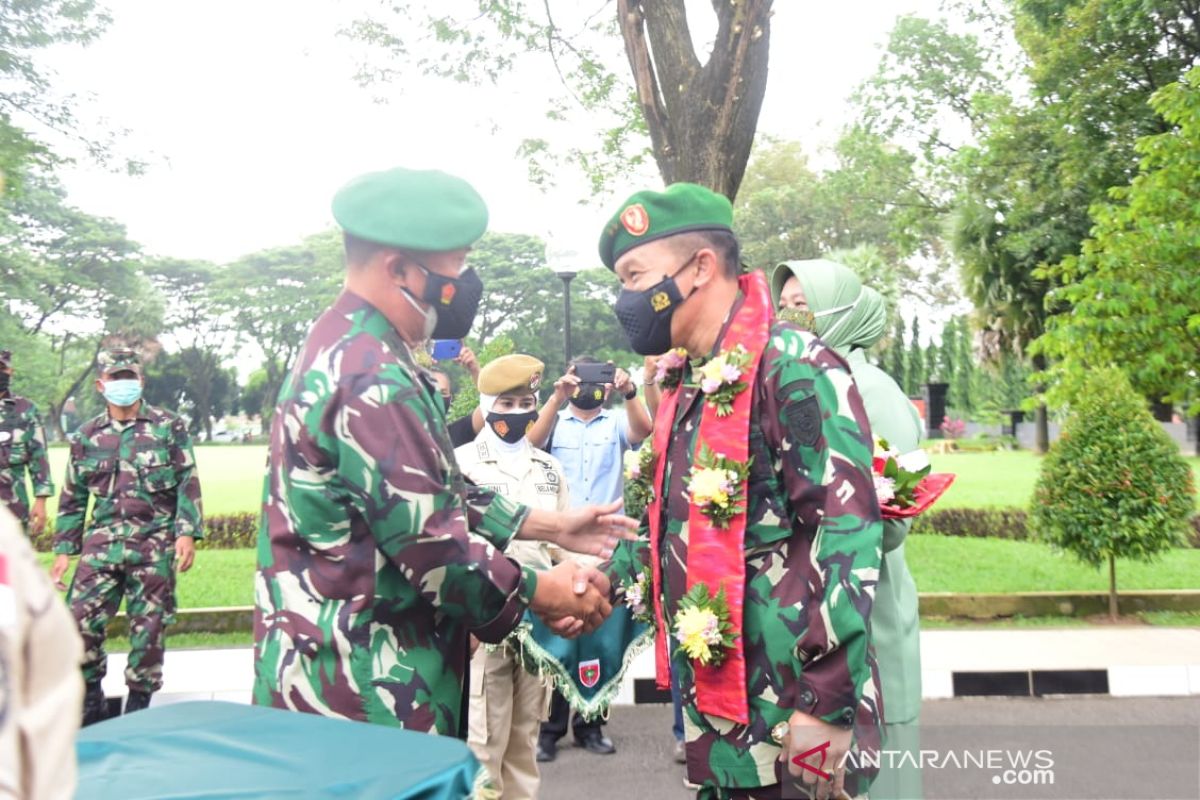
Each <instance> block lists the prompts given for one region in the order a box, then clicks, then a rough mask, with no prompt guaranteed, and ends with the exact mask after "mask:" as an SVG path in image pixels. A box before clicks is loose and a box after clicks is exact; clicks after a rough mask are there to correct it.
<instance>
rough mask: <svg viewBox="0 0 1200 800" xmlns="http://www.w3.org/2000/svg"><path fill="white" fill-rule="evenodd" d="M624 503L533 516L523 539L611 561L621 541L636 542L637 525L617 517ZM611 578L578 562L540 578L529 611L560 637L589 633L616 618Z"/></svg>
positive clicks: (557, 567)
mask: <svg viewBox="0 0 1200 800" xmlns="http://www.w3.org/2000/svg"><path fill="white" fill-rule="evenodd" d="M620 508H621V503H620V502H614V503H610V504H608V505H605V506H584V507H582V508H574V509H571V510H569V511H563V512H548V511H531V512H530V516H529V522H528V524H527V525H526V526H525V527H523V528H522V531H521V534H520V535H522V537H523V538H535V539H544V540H546V541H551V542H554V543H555V544H557V545H558V546H559V547H561V548H562V549H564V550H568V551H570V552H573V553H579V554H583V555H592V556H598V557H600V558H602V559H607V558H608V557H610V556H611V555H612V552H613V550H614V549H615V548H616V546H617V544H618V542H620V541H621V540H622V539H635V538H637V536H636V530H637V520H634V519H631V518H629V517H626V516H623V515H621V514H618V513H617V511H618V510H619V509H620ZM610 588H611V587H610V585H609V581H608V578H607V577H606V576H605V575H604V574H603V573H601V572H600V571H599V570H597V569H596V568H595V567H586V566H583V565H581V564H578V563H576V562H574V561H570V560H568V561H564V562H563V563H561V564H559V565H558V566H556V567H554V568H552V569H549V570H546V571H545V572H539V573H538V583H537V589H536V590H535V591H534V595H533V601H532V603H530V610H531V611H533V613H535V614H537V615H538V616H539V617H541V618H542V621H543V622H545V623H546V625H547V626H548V627H549V628H550V629H551V630H552V631H554V633H556V634H558V635H559V636H563V637H566V638H573V637H575V636H579V635H580V634H583V633H590V632H591V631H594V630H595V629H596V628H598V627H599V626H600V624H601V623H602V622H604V620H605V619H607V618H608V615H609V614H611V613H612V604H611V603H610V602H609V600H608V597H609V591H610Z"/></svg>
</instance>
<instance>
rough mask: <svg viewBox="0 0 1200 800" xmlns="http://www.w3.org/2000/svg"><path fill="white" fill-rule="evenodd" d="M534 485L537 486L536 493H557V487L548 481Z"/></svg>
mask: <svg viewBox="0 0 1200 800" xmlns="http://www.w3.org/2000/svg"><path fill="white" fill-rule="evenodd" d="M534 486H535V487H536V488H537V493H538V494H558V487H557V486H552V485H550V484H549V483H536V484H534Z"/></svg>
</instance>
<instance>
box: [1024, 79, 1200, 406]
mask: <svg viewBox="0 0 1200 800" xmlns="http://www.w3.org/2000/svg"><path fill="white" fill-rule="evenodd" d="M1152 103H1153V107H1154V110H1155V111H1156V112H1158V114H1160V115H1161V116H1162V119H1163V120H1164V121H1165V122H1166V123H1167V124H1169V125H1171V126H1173V129H1172V130H1171V131H1170V132H1168V133H1159V134H1156V135H1153V136H1147V137H1145V138H1143V139H1142V140H1140V142H1139V143H1138V145H1137V150H1138V152H1139V153H1141V154H1142V161H1141V173H1140V174H1139V175H1138V176H1137V177H1136V178H1135V179H1134V180H1133V183H1132V185H1131V186H1129V187H1122V188H1117V189H1114V190H1113V192H1112V200H1111V201H1110V202H1106V203H1099V204H1097V205H1095V206H1093V208H1092V218H1093V219H1094V221H1095V227H1094V228H1093V231H1092V238H1090V239H1088V240H1087V241H1086V242H1084V245H1083V252H1082V253H1081V254H1080V255H1079V256H1078V257H1070V258H1067V259H1064V260H1063V261H1062V263H1060V264H1058V265H1057V266H1054V267H1052V268H1050V269H1049V270H1048V273H1049V274H1050V276H1051V277H1052V278H1054V279H1055V280H1056V281H1059V282H1061V283H1062V284H1064V285H1063V286H1062V288H1061V289H1059V290H1058V291H1057V293H1056V299H1057V300H1058V301H1059V302H1061V303H1063V304H1064V305H1065V306H1066V307H1067V309H1068V312H1069V313H1065V314H1062V315H1057V316H1056V317H1054V318H1053V319H1052V320H1051V321H1050V325H1049V331H1048V332H1047V334H1046V335H1045V336H1044V337H1043V338H1042V339H1041V340H1040V341H1039V342H1038V348H1039V351H1041V352H1045V353H1048V354H1049V355H1051V356H1052V357H1055V358H1056V359H1059V362H1058V363H1057V364H1056V370H1055V371H1056V373H1057V376H1058V377H1059V378H1060V387H1061V388H1064V389H1065V390H1066V391H1064V392H1058V393H1056V395H1058V398H1057V399H1065V398H1066V397H1068V396H1069V395H1070V391H1071V388H1072V385H1073V384H1074V383H1075V382H1076V381H1077V380H1081V379H1082V378H1083V376H1084V375H1085V374H1086V373H1087V372H1090V371H1091V370H1094V369H1096V368H1098V367H1103V366H1109V365H1115V366H1119V367H1121V368H1122V370H1123V371H1125V373H1126V374H1127V375H1128V376H1129V377H1130V379H1131V381H1132V383H1133V385H1134V387H1135V388H1136V389H1137V390H1138V391H1140V392H1142V393H1143V394H1144V395H1145V396H1147V397H1149V398H1150V399H1152V400H1154V401H1159V400H1166V401H1168V402H1183V401H1190V402H1191V403H1192V404H1193V408H1195V407H1196V404H1197V403H1198V402H1200V378H1198V377H1197V376H1198V375H1200V271H1198V269H1197V265H1198V264H1200V239H1198V238H1197V231H1200V68H1197V69H1193V70H1192V71H1191V72H1190V73H1189V74H1188V76H1187V77H1186V78H1185V80H1183V81H1181V82H1179V83H1176V84H1171V85H1169V86H1166V87H1164V88H1163V89H1161V90H1160V91H1159V92H1157V93H1156V94H1155V95H1154V98H1153V101H1152ZM1072 378H1073V379H1075V380H1071V379H1072ZM1062 379H1067V380H1062Z"/></svg>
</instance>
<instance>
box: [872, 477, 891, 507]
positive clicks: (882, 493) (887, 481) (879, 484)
mask: <svg viewBox="0 0 1200 800" xmlns="http://www.w3.org/2000/svg"><path fill="white" fill-rule="evenodd" d="M875 494H876V495H878V497H879V502H880V503H890V502H892V501H893V500H895V499H896V482H895V481H894V480H892V479H891V478H885V477H883V476H882V475H876V476H875Z"/></svg>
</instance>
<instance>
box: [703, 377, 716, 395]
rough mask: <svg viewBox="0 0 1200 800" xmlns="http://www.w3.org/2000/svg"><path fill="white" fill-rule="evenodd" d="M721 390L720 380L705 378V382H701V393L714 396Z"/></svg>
mask: <svg viewBox="0 0 1200 800" xmlns="http://www.w3.org/2000/svg"><path fill="white" fill-rule="evenodd" d="M720 388H721V382H720V381H719V380H715V379H713V378H705V379H704V380H702V381H700V391H702V392H704V393H705V394H712V393H713V392H715V391H717V390H718V389H720Z"/></svg>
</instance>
